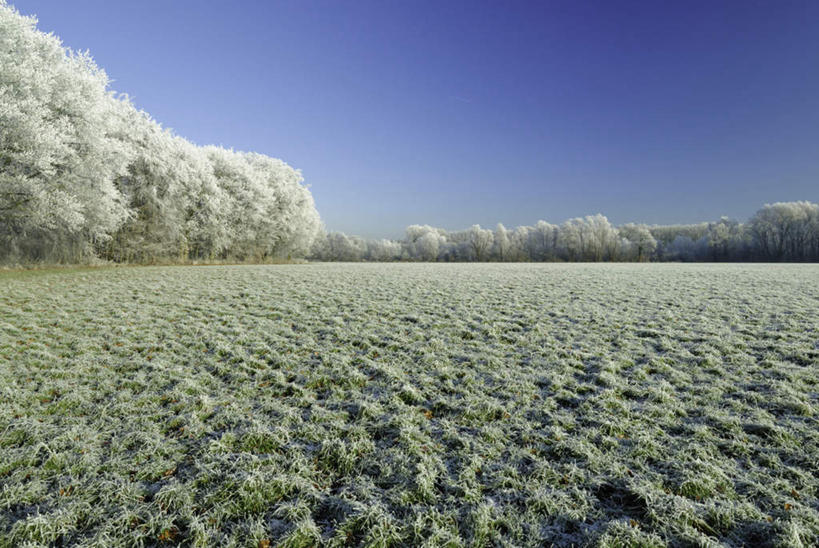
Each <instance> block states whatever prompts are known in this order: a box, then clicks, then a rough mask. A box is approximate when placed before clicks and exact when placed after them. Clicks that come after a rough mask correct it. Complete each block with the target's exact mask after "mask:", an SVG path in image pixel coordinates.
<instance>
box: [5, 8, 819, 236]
mask: <svg viewBox="0 0 819 548" xmlns="http://www.w3.org/2000/svg"><path fill="white" fill-rule="evenodd" d="M10 3H11V4H13V5H14V6H15V7H17V8H18V9H19V10H20V11H21V12H22V13H24V14H36V15H37V16H38V18H39V20H40V24H39V28H40V29H41V30H45V31H47V32H54V33H55V34H56V35H58V36H60V37H61V38H62V39H63V42H64V43H65V44H66V45H67V46H70V47H72V48H74V49H81V50H85V49H88V50H90V51H91V54H92V55H93V56H94V58H95V59H96V61H97V63H98V64H99V65H100V66H101V67H103V68H104V69H105V70H106V72H107V73H108V75H109V76H110V77H111V78H112V79H113V81H114V82H113V84H112V87H113V88H114V89H116V90H117V91H122V92H126V93H128V94H129V95H131V96H132V98H133V100H134V102H135V104H136V105H137V106H138V107H139V108H142V109H144V110H146V111H147V112H149V113H150V114H151V115H152V116H153V117H154V118H155V119H157V120H158V121H160V122H161V123H163V125H165V126H166V127H171V128H173V129H174V130H175V131H176V132H177V133H178V134H180V135H182V136H184V137H186V138H188V139H190V140H191V141H193V142H195V143H197V144H202V145H203V144H221V145H224V146H228V147H233V148H235V149H238V150H253V151H257V152H261V153H264V154H268V155H270V156H274V157H277V158H281V159H283V160H285V161H286V162H288V163H289V164H291V165H293V166H294V167H297V168H300V169H301V170H302V172H303V174H304V177H305V181H306V183H308V184H309V185H310V187H311V190H312V192H313V195H314V197H315V199H316V205H317V207H318V209H319V212H320V213H321V215H322V218H323V219H324V222H325V224H326V225H327V228H328V229H330V230H342V231H345V232H348V233H351V234H360V235H363V236H369V237H382V236H383V237H396V236H400V235H401V234H402V233H403V228H404V227H405V226H406V225H408V224H413V223H419V224H432V225H435V226H441V227H445V228H450V229H457V228H464V227H467V226H469V225H471V224H474V223H480V224H482V225H484V226H494V224H495V223H497V222H498V221H500V222H503V223H504V224H506V225H507V226H508V227H512V226H516V225H520V224H533V223H534V222H535V221H537V220H538V219H545V220H548V221H550V222H554V223H559V222H562V221H564V220H566V219H567V218H569V217H574V216H578V215H586V214H593V213H598V212H601V213H603V214H605V215H607V216H608V217H609V219H610V220H611V221H612V222H614V223H615V224H620V223H624V222H630V221H635V222H647V223H676V222H696V221H702V220H712V219H717V218H719V216H720V215H723V214H724V215H729V216H731V217H735V218H738V219H740V220H744V219H746V218H747V217H749V216H750V215H751V214H752V213H753V212H754V211H755V210H756V209H757V208H758V207H759V206H761V205H762V204H763V203H765V202H774V201H786V200H811V201H814V202H816V201H819V2H817V1H813V0H803V1H787V0H771V1H761V2H754V1H752V0H742V1H737V2H717V1H713V0H709V1H704V2H695V1H690V0H685V1H679V2H665V1H661V2H657V1H646V2H619V1H611V0H606V1H600V2H583V1H579V0H567V1H559V2H555V1H535V0H532V1H530V2H515V1H508V0H507V1H495V2H479V1H477V0H473V1H464V2H455V1H448V0H437V1H430V2H419V1H412V0H403V1H400V2H399V1H385V0H378V1H370V0H348V1H341V0H337V1H328V2H315V1H311V0H294V1H288V2H276V1H264V0H258V1H239V0H233V1H230V2H225V1H219V2H216V1H205V0H140V1H138V2H131V1H118V0H117V1H113V0H72V1H65V0H51V1H49V0H36V1H35V0H16V1H15V0H11V2H10Z"/></svg>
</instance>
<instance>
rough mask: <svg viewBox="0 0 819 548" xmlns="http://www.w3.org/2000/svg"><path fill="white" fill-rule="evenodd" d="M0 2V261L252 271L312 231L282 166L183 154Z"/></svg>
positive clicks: (89, 64) (178, 142)
mask: <svg viewBox="0 0 819 548" xmlns="http://www.w3.org/2000/svg"><path fill="white" fill-rule="evenodd" d="M108 84H109V81H108V77H107V76H106V74H105V72H104V71H103V70H102V69H100V68H99V67H98V66H97V65H96V64H95V63H94V61H93V59H92V58H91V57H90V56H89V55H88V53H78V52H74V51H71V50H70V49H68V48H65V47H63V45H62V44H61V42H60V40H59V38H57V37H56V36H53V35H50V34H45V33H43V32H40V31H38V30H37V28H36V20H35V19H34V18H30V17H24V16H22V15H20V14H19V12H17V11H16V10H15V9H14V8H13V7H11V6H9V5H8V4H7V3H5V2H4V1H3V0H0V262H4V263H29V262H66V263H82V262H87V261H89V260H93V259H95V258H99V259H107V260H113V261H129V262H156V261H163V262H164V261H167V262H176V261H180V262H186V261H190V260H246V261H263V260H266V259H268V258H273V257H287V256H290V255H293V256H302V255H304V254H305V253H307V252H308V250H309V249H310V246H311V244H312V242H313V239H314V238H315V236H316V235H317V234H318V232H319V231H320V227H321V223H320V219H319V215H318V212H317V211H316V208H315V206H314V203H313V198H312V195H311V194H310V192H309V190H308V189H307V188H306V187H305V186H304V185H303V184H302V177H301V174H300V172H299V171H297V170H295V169H293V168H291V167H290V166H288V165H287V164H285V163H284V162H282V161H281V160H275V159H273V158H269V157H267V156H264V155H261V154H255V153H245V152H236V151H233V150H228V149H225V148H222V147H216V146H206V147H199V146H195V145H194V144H192V143H191V142H189V141H187V140H185V139H183V138H182V137H179V136H177V135H175V134H173V133H172V132H171V131H169V130H167V129H163V128H162V127H161V125H160V124H159V123H158V122H156V121H154V120H153V119H152V118H151V117H150V116H149V115H148V114H147V113H145V112H143V111H140V110H138V109H137V108H136V107H135V106H134V105H133V104H132V102H131V101H130V100H129V99H128V97H127V96H125V95H119V96H117V95H115V94H114V93H113V92H112V91H110V90H109V89H108Z"/></svg>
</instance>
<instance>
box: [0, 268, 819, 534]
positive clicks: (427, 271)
mask: <svg viewBox="0 0 819 548" xmlns="http://www.w3.org/2000/svg"><path fill="white" fill-rule="evenodd" d="M817 383H819V266H816V265H788V266H773V265H679V264H650V265H649V264H635V265H611V264H609V265H582V264H559V265H543V264H508V265H506V264H500V265H476V264H457V265H455V264H312V265H286V266H224V267H155V268H154V267H146V268H111V269H97V270H74V271H40V272H38V271H34V272H23V273H20V272H6V273H0V392H1V395H0V546H26V545H29V546H35V545H62V546H66V545H76V544H80V545H96V546H134V545H146V546H152V545H165V544H167V545H177V544H181V545H191V544H192V545H195V546H214V545H225V546H253V547H258V546H261V547H264V546H276V545H282V546H315V545H326V546H347V545H367V546H387V545H426V546H490V545H507V546H541V545H547V546H548V545H550V544H555V545H558V546H564V545H566V546H568V545H572V544H574V545H597V546H629V545H635V546H664V545H729V546H739V545H743V544H744V545H747V546H765V545H772V546H773V545H778V546H810V545H817V544H819V500H817V496H818V495H819V493H818V492H817V490H818V489H819V479H818V478H819V420H817V411H819V384H817Z"/></svg>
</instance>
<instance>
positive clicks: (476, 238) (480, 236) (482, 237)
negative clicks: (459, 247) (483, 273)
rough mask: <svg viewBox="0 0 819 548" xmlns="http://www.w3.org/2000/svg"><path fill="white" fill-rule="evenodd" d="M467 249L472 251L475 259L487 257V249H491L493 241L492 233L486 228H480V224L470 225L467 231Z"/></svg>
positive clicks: (479, 259) (483, 259) (480, 259)
mask: <svg viewBox="0 0 819 548" xmlns="http://www.w3.org/2000/svg"><path fill="white" fill-rule="evenodd" d="M467 235H468V242H469V249H470V251H471V252H472V254H473V256H474V257H475V260H476V261H478V262H480V261H485V260H486V259H487V257H488V254H489V251H490V250H491V249H492V243H493V241H494V239H495V238H494V234H492V231H491V230H489V229H487V228H481V225H472V226H471V227H470V228H469V230H468V231H467Z"/></svg>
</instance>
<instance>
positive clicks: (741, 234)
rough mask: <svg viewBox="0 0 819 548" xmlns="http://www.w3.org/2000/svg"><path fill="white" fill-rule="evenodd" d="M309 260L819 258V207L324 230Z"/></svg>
mask: <svg viewBox="0 0 819 548" xmlns="http://www.w3.org/2000/svg"><path fill="white" fill-rule="evenodd" d="M310 256H311V258H313V259H316V260H323V261H400V260H404V261H500V262H506V261H510V262H512V261H814V262H815V261H819V205H817V204H814V203H811V202H779V203H775V204H767V205H765V206H764V207H763V208H762V209H760V210H759V211H757V212H756V214H755V215H754V216H753V217H751V219H749V220H748V222H747V223H740V222H737V221H734V220H731V219H728V218H725V217H723V218H722V219H720V220H719V221H716V222H712V223H698V224H690V225H669V226H648V225H643V224H626V225H623V226H620V227H615V226H612V224H611V223H609V221H608V219H606V217H604V216H603V215H591V216H587V217H583V218H579V217H578V218H575V219H570V220H568V221H566V222H565V223H563V224H561V225H553V224H551V223H547V222H546V221H538V222H537V223H536V224H535V225H534V226H519V227H517V228H515V229H514V230H508V229H507V228H506V227H504V226H503V225H502V224H498V225H497V227H496V228H495V229H494V230H490V229H486V228H481V227H480V226H479V225H474V226H472V227H471V228H469V229H467V230H461V231H457V232H448V231H446V230H443V229H440V228H434V227H431V226H426V225H425V226H419V225H412V226H410V227H407V230H406V237H405V238H404V239H403V240H365V239H363V238H359V237H356V236H348V235H346V234H343V233H340V232H331V233H328V234H324V235H322V236H320V237H319V238H318V239H317V240H316V241H315V243H314V244H313V249H312V251H311V255H310Z"/></svg>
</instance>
